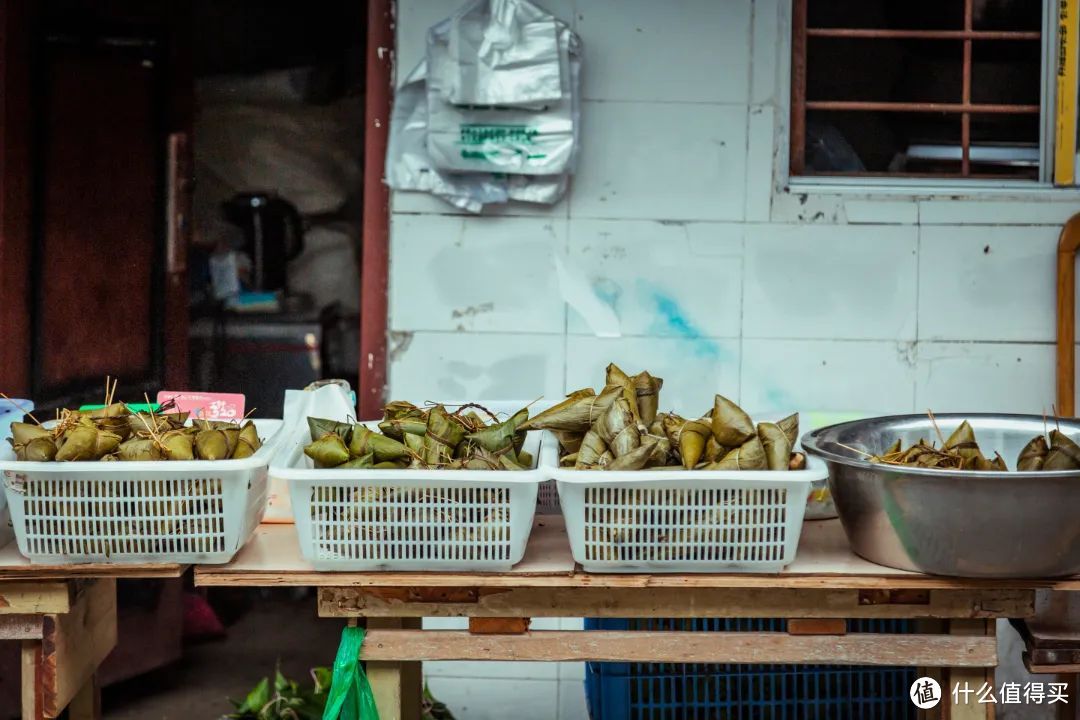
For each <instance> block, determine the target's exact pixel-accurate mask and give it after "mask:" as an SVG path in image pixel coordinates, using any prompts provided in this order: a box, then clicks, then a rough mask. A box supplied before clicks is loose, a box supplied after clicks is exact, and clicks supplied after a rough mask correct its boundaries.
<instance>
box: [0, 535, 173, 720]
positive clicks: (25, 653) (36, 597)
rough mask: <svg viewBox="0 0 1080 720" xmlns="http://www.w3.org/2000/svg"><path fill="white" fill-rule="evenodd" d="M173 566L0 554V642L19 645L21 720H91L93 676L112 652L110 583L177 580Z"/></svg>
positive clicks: (96, 707)
mask: <svg viewBox="0 0 1080 720" xmlns="http://www.w3.org/2000/svg"><path fill="white" fill-rule="evenodd" d="M183 571H184V567H183V566H181V565H32V564H30V561H28V560H26V559H25V558H24V557H22V556H21V555H19V552H18V549H17V547H16V545H15V543H14V542H12V543H9V544H8V545H6V546H4V547H3V548H0V641H2V640H16V641H21V642H22V717H23V720H43V719H44V718H56V717H59V716H60V714H61V713H62V712H63V711H64V709H65V708H67V710H68V718H70V720H96V719H97V718H99V717H100V703H99V697H98V688H97V684H96V681H95V677H94V675H95V673H96V671H97V668H98V666H99V665H100V664H101V663H102V661H104V660H105V657H106V656H107V655H108V654H109V652H110V651H111V650H112V649H113V647H114V646H115V645H116V579H117V578H150V577H153V578H168V577H179V576H180V574H181V573H182V572H183Z"/></svg>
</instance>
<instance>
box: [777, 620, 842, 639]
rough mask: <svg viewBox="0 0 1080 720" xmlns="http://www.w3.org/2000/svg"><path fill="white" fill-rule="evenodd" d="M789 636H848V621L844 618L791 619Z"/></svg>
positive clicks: (788, 628) (788, 626)
mask: <svg viewBox="0 0 1080 720" xmlns="http://www.w3.org/2000/svg"><path fill="white" fill-rule="evenodd" d="M787 631H788V635H847V620H844V619H842V618H836V619H831V618H814V619H811V618H791V619H790V620H788V623H787Z"/></svg>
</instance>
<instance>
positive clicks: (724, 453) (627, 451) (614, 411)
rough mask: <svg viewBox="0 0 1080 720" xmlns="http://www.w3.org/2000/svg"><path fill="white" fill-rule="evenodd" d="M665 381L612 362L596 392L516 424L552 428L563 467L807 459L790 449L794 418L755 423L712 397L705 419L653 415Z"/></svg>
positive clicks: (796, 462) (777, 466) (748, 466)
mask: <svg viewBox="0 0 1080 720" xmlns="http://www.w3.org/2000/svg"><path fill="white" fill-rule="evenodd" d="M663 384H664V381H663V380H662V379H661V378H658V377H653V376H652V375H650V374H649V373H648V372H647V371H643V372H640V373H638V374H637V375H627V374H626V373H625V372H623V371H622V370H621V369H620V368H619V367H618V366H617V365H615V364H614V363H612V364H610V365H608V366H607V373H606V382H605V386H604V388H603V390H601V391H600V393H599V394H597V393H596V392H595V391H594V390H592V389H591V388H585V389H584V390H578V391H576V392H573V393H570V395H568V396H567V397H566V399H565V400H563V401H562V402H560V403H559V404H558V405H555V406H554V407H552V408H551V409H549V410H546V411H544V412H542V413H540V414H538V415H537V416H536V417H534V418H532V419H531V420H528V421H526V422H524V423H522V424H521V425H520V428H521V429H524V430H540V429H545V430H551V431H552V432H553V433H554V434H555V436H556V437H557V438H558V440H559V445H560V448H561V451H562V457H561V460H560V464H561V465H562V466H564V467H573V468H575V469H579V470H641V469H643V468H681V469H684V470H800V469H802V468H804V467H805V466H806V457H805V456H804V455H803V454H802V453H796V452H793V451H792V449H793V447H794V445H795V441H796V440H797V439H798V436H799V416H798V415H797V414H795V415H791V416H789V417H786V418H784V419H783V420H781V421H779V422H777V423H758V424H757V425H756V426H755V424H754V423H753V421H752V420H751V419H750V416H749V415H747V414H746V412H744V411H743V409H742V408H740V407H739V406H738V405H736V404H735V403H733V402H732V401H731V400H728V399H727V398H725V397H724V396H723V395H717V396H716V397H715V399H714V401H713V407H712V408H711V409H710V410H709V411H708V412H707V413H706V414H705V415H703V416H702V417H700V418H697V419H689V420H688V419H686V418H683V417H680V416H679V415H677V414H675V413H663V412H658V411H657V409H658V407H659V401H660V388H661V387H662V386H663Z"/></svg>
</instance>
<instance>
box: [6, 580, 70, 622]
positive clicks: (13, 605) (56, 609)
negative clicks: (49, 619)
mask: <svg viewBox="0 0 1080 720" xmlns="http://www.w3.org/2000/svg"><path fill="white" fill-rule="evenodd" d="M70 609H71V586H70V585H69V584H68V583H65V582H51V583H44V582H2V581H0V615H48V614H50V613H52V614H60V613H66V612H68V611H69V610H70Z"/></svg>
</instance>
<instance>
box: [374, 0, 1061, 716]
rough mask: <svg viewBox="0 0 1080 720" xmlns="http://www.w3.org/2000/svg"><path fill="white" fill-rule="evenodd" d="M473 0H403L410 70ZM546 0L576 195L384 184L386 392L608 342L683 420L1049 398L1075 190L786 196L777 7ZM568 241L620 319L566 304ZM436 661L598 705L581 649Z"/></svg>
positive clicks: (500, 702) (561, 377)
mask: <svg viewBox="0 0 1080 720" xmlns="http://www.w3.org/2000/svg"><path fill="white" fill-rule="evenodd" d="M461 2H462V0H399V2H398V15H397V18H398V26H397V28H398V59H399V62H400V64H399V69H400V70H402V71H408V70H410V69H411V68H412V66H413V65H414V64H415V63H416V62H417V60H419V59H420V57H421V56H422V53H423V43H424V33H425V31H426V29H427V27H428V26H429V25H431V24H432V23H434V22H436V21H438V20H440V19H442V18H444V17H446V16H448V15H449V14H450V13H451V12H453V11H454V10H455V9H456V8H457V6H458V5H459V4H461ZM540 4H542V5H545V6H546V7H548V8H549V9H550V10H552V11H553V12H555V13H556V14H558V15H559V16H560V17H562V18H563V19H565V20H567V21H568V22H570V23H571V24H572V25H573V26H574V27H575V28H576V30H577V32H578V33H579V34H580V35H581V38H582V41H583V46H584V73H583V86H584V87H583V97H584V102H583V105H582V123H583V135H582V150H581V157H580V165H579V169H578V173H577V176H576V177H575V179H574V182H573V186H572V189H571V192H570V193H569V196H568V197H567V198H566V199H565V200H564V201H562V202H560V203H559V204H558V205H556V206H555V207H554V208H543V207H539V208H538V207H533V206H527V205H511V206H509V207H503V208H497V209H494V210H493V211H492V212H491V213H490V215H491V216H487V217H469V216H465V215H463V214H461V213H459V212H456V211H454V210H453V209H451V208H450V207H449V206H446V205H443V204H441V203H440V202H439V201H437V200H434V199H432V198H428V197H424V196H421V195H402V194H399V195H397V196H395V197H394V199H393V209H394V214H393V218H392V228H391V234H392V250H391V278H390V280H391V282H390V292H391V317H390V324H391V330H392V334H391V338H390V341H391V342H390V345H391V349H392V353H391V365H390V393H391V395H393V396H395V397H402V398H409V399H421V400H427V399H435V398H444V399H449V398H464V397H471V398H498V397H503V398H516V399H521V398H533V397H538V396H540V395H545V396H548V397H554V396H557V395H558V394H559V393H561V392H564V391H568V390H573V389H576V388H578V387H581V386H584V385H594V386H595V385H598V384H600V383H601V381H602V374H603V367H604V366H605V365H606V364H607V363H608V362H610V361H616V362H618V363H620V364H621V365H623V366H624V367H626V369H627V370H631V371H634V370H638V369H640V368H648V369H649V370H650V371H652V372H654V373H655V374H657V375H660V376H662V377H664V379H665V384H664V390H663V393H662V401H663V405H664V406H666V407H671V408H674V409H677V410H680V411H682V412H685V413H687V414H692V413H694V412H700V411H702V410H704V409H705V408H706V407H707V406H708V404H709V399H710V398H711V396H712V394H713V393H714V392H723V393H724V394H726V395H728V396H729V397H732V398H733V399H736V400H739V401H740V402H742V403H743V404H745V405H746V406H747V407H748V408H750V409H752V410H755V411H773V410H775V411H783V410H789V409H793V408H798V409H806V410H839V411H846V410H856V411H858V410H861V411H873V412H890V411H899V412H903V411H915V410H920V411H921V410H924V409H926V408H928V407H931V408H933V409H935V410H940V411H965V410H968V411H983V410H995V411H1004V412H1008V411H1014V412H1038V413H1041V412H1043V410H1044V409H1048V408H1049V407H1050V405H1051V403H1052V402H1053V397H1054V384H1053V383H1054V380H1053V378H1054V373H1053V363H1054V353H1053V346H1052V343H1053V340H1054V315H1055V308H1054V263H1055V243H1056V238H1057V233H1058V231H1059V229H1060V224H1061V223H1062V222H1064V221H1065V220H1066V219H1067V218H1068V217H1069V216H1070V215H1071V214H1072V213H1073V212H1075V211H1076V210H1077V209H1078V208H1080V203H1078V202H1077V196H1076V195H1075V194H1073V195H1071V196H1070V195H1068V194H1066V195H1061V194H1058V195H1054V194H1051V193H1047V192H1028V193H1023V194H1020V193H1013V194H1011V195H1010V194H1008V193H1005V192H1000V191H998V192H993V193H986V194H982V195H979V194H973V193H971V192H967V193H960V194H957V193H950V194H934V193H932V192H922V193H919V194H914V193H910V192H909V193H895V192H892V193H889V192H881V191H867V190H859V189H858V188H856V189H848V190H845V191H843V192H830V193H825V192H802V191H801V190H799V191H796V192H788V191H786V190H784V189H783V185H784V178H783V177H782V175H781V174H778V173H777V172H776V170H777V168H781V167H783V166H784V163H785V162H786V157H787V151H786V147H785V142H786V140H785V137H786V135H785V134H786V124H787V116H788V108H787V102H786V99H785V96H786V94H787V92H788V91H787V73H786V72H785V71H784V68H785V65H786V63H787V57H788V54H787V50H786V48H785V38H786V37H787V36H788V32H789V31H788V29H787V28H788V25H787V18H788V14H787V0H672V2H665V3H660V2H655V1H654V0H551V1H549V2H546V3H545V2H544V0H540ZM557 257H558V258H562V260H563V262H564V263H566V264H567V265H569V266H572V267H573V268H576V269H577V271H578V273H577V274H578V275H579V276H580V277H581V278H584V280H583V282H584V283H585V284H586V288H585V290H586V292H591V293H593V294H594V295H595V296H596V297H597V298H598V299H599V300H600V301H602V302H604V303H607V304H608V305H610V307H611V308H612V310H613V312H614V314H615V317H616V318H617V319H618V329H619V331H620V333H621V336H620V337H614V338H610V337H605V338H598V337H595V336H594V335H593V334H592V326H591V325H590V324H589V323H588V322H586V321H585V320H584V319H583V318H582V317H581V316H579V314H578V312H577V311H576V310H574V309H571V308H569V307H568V306H567V305H566V303H565V302H564V293H566V292H567V288H563V287H560V285H559V282H558V280H557V276H556V273H555V262H556V258H557ZM579 289H580V288H579ZM567 673H569V675H567ZM428 674H429V676H430V678H431V681H432V687H433V689H435V690H436V693H437V694H439V695H440V696H445V697H446V699H447V700H448V701H449V702H450V704H451V706H452V707H453V708H454V709H455V710H464V709H466V708H467V709H468V712H467V713H465V712H463V713H461V714H462V715H464V716H467V717H470V718H474V719H475V718H487V717H492V718H495V717H499V718H501V717H509V716H510V715H511V714H512V715H513V716H514V717H536V718H554V717H559V718H562V720H577V719H579V718H583V717H584V705H583V700H582V697H581V693H580V674H581V670H580V666H577V669H573V668H556V669H550V668H542V667H534V666H527V667H522V666H518V667H514V666H513V664H512V663H504V664H499V665H494V666H491V665H486V664H480V665H475V666H464V665H459V666H458V667H457V668H454V667H452V666H450V665H447V666H432V667H429V668H428ZM495 677H502V678H504V680H491V679H490V678H495ZM476 678H489V679H483V680H476ZM466 680H469V682H466ZM500 683H503V684H500ZM511 708H512V709H513V712H512V713H511V711H510V709H511ZM521 713H532V714H531V715H530V714H526V715H522V714H521Z"/></svg>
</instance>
